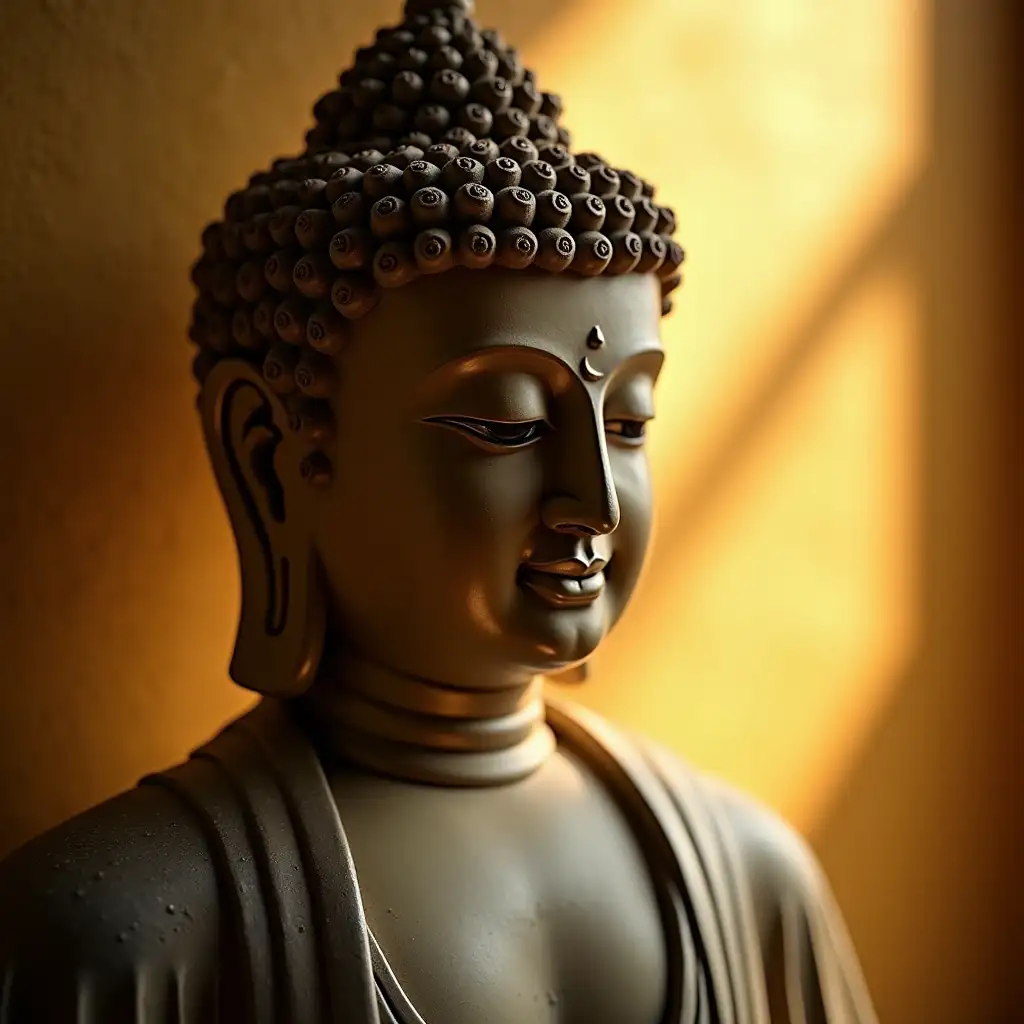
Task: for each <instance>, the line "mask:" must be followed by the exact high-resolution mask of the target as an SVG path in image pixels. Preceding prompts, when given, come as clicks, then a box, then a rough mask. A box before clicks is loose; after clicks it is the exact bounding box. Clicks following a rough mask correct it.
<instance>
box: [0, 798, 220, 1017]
mask: <svg viewBox="0 0 1024 1024" xmlns="http://www.w3.org/2000/svg"><path fill="white" fill-rule="evenodd" d="M218 927H219V922H218V906H217V884H216V877H215V871H214V864H213V861H212V858H211V854H210V851H209V849H208V847H207V844H206V842H205V840H204V838H203V835H202V832H201V829H200V825H199V822H198V821H197V820H196V819H195V818H194V817H193V815H192V813H191V812H190V811H189V810H188V808H187V807H186V806H185V805H184V804H183V803H181V802H180V801H179V800H178V799H177V798H176V797H175V796H174V795H173V794H172V793H170V792H168V791H167V790H165V789H162V788H158V787H154V786H140V787H138V788H136V789H133V790H130V791H128V792H126V793H123V794H121V795H120V796H117V797H114V798H113V799H111V800H108V801H106V802H105V803H102V804H100V805H99V806H97V807H94V808H92V809H91V810H89V811H86V812H85V813H83V814H80V815H78V816H77V817H75V818H73V819H71V820H70V821H68V822H65V823H64V824H63V825H60V826H58V827H57V828H55V829H53V830H51V831H49V832H46V833H44V834H43V835H41V836H39V837H38V838H36V839H34V840H32V841H31V842H29V843H28V844H26V845H25V846H23V847H21V849H19V850H17V851H15V853H13V854H12V855H11V856H9V857H8V858H7V859H6V860H5V861H3V862H2V863H0V1024H14V1022H16V1021H17V1022H22V1021H35V1020H39V1021H43V1020H45V1021H52V1022H53V1024H61V1022H63V1021H68V1022H71V1021H82V1022H86V1024H93V1022H96V1024H98V1022H99V1021H103V1022H104V1024H121V1022H124V1024H127V1022H131V1024H149V1022H151V1021H153V1022H155V1021H164V1020H168V1019H175V1020H179V1019H180V1020H181V1021H182V1024H186V1022H193V1021H195V1022H198V1021H199V1020H206V1019H207V1017H206V1015H205V1013H203V1011H202V1009H201V1007H202V1006H203V1005H205V1004H207V1003H208V1000H209V998H210V996H211V993H212V984H213V978H212V977H211V976H210V975H211V972H210V970H209V967H208V965H210V964H214V963H216V962H217V937H218V936H217V933H218ZM172 1000H174V1001H175V1003H174V1005H175V1006H177V1005H178V1004H180V1005H181V1010H182V1011H187V1010H188V1007H189V1006H193V1007H195V1013H194V1015H193V1014H191V1013H190V1012H183V1013H182V1014H181V1015H180V1016H179V1017H174V1018H172V1017H171V1016H170V1012H171V1005H172V1004H171V1001H172ZM82 1007H87V1009H86V1010H85V1011H84V1016H83V1015H82V1013H83V1011H82V1009H81V1008H82ZM200 1014H202V1015H201V1016H200Z"/></svg>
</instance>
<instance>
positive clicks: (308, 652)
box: [199, 359, 325, 696]
mask: <svg viewBox="0 0 1024 1024" xmlns="http://www.w3.org/2000/svg"><path fill="white" fill-rule="evenodd" d="M199 408H200V412H201V415H202V422H203V433H204V435H205V439H206V446H207V449H208V451H209V453H210V461H211V462H212V464H213V470H214V473H215V475H216V477H217V483H218V484H219V485H220V491H221V494H222V496H223V498H224V504H225V505H226V507H227V512H228V517H229V518H230V520H231V526H232V529H233V530H234V534H235V541H236V543H237V545H238V560H239V567H240V570H241V577H242V611H241V619H240V623H239V627H238V637H237V640H236V642H235V652H234V655H233V657H232V659H231V669H230V672H231V678H232V679H234V681H235V682H236V683H238V684H239V685H240V686H244V687H246V688H247V689H249V690H255V691H257V692H258V693H262V694H266V695H268V696H293V695H297V694H299V693H302V692H303V691H304V690H306V689H307V688H308V687H309V686H310V684H311V683H312V681H313V677H314V675H315V674H316V670H317V667H318V665H319V662H320V657H321V654H322V653H323V644H324V628H325V605H324V593H323V587H322V586H321V581H320V577H319V565H318V562H317V559H316V553H315V551H314V549H313V545H312V540H311V534H310V531H309V530H308V528H306V525H305V522H306V521H308V520H307V518H306V512H307V510H308V505H307V500H306V494H305V488H306V487H307V486H308V485H307V484H306V483H305V482H304V481H303V480H301V479H300V475H299V472H298V464H297V454H296V451H295V449H297V445H296V444H295V443H294V441H293V440H292V439H291V438H290V437H289V428H288V413H287V411H286V409H285V407H284V404H283V403H282V402H281V399H280V398H279V397H278V396H277V395H275V394H274V393H273V392H272V391H271V390H270V389H269V388H268V386H267V384H266V382H265V381H264V379H263V376H262V374H261V373H260V371H259V370H258V369H257V368H255V367H253V366H252V365H250V364H249V363H247V362H245V361H244V360H241V359H223V360H221V361H220V362H218V363H217V364H216V366H214V368H213V369H212V370H211V371H210V373H209V375H208V376H207V377H206V379H205V381H204V382H203V388H202V392H201V394H200V398H199Z"/></svg>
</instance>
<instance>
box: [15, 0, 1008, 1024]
mask: <svg viewBox="0 0 1024 1024" xmlns="http://www.w3.org/2000/svg"><path fill="white" fill-rule="evenodd" d="M399 6H400V5H399V2H398V0H393V2H388V3H382V2H373V3H370V2H365V3H360V4H354V3H342V2H337V0H335V2H329V0H295V2H294V3H291V4H289V5H287V6H286V7H283V6H281V5H279V4H275V3H272V2H270V0H245V2H243V0H216V2H212V0H181V2H179V3H176V4H173V5H171V4H160V3H156V2H155V0H105V2H104V3H100V2H99V0H19V2H16V3H15V2H11V3H5V4H3V5H2V6H0V129H2V132H3V135H2V138H3V145H2V146H0V238H2V239H3V245H2V246H0V309H2V311H3V313H2V316H3V319H2V326H0V358H2V360H3V365H4V371H5V372H3V373H2V374H0V439H2V440H0V496H2V499H3V500H2V501H0V559H2V560H0V636H2V641H3V643H2V646H0V680H2V681H0V856H2V855H3V853H5V852H6V851H7V850H9V849H10V848H12V847H13V846H15V845H17V844H18V843H20V842H21V841H23V840H24V839H26V838H28V837H29V836H30V835H32V834H34V833H36V832H38V831H40V830H42V829H43V828H45V827H47V826H49V825H51V824H53V823H55V822H56V821H58V820H60V819H62V818H64V817H67V816H69V815H71V814H73V813H75V812H77V811H78V810H81V809H82V808H84V807H86V806H88V805H90V804H92V803H95V802H97V801H99V800H101V799H102V798H104V797H105V796H107V795H109V794H111V793H113V792H115V791H117V790H119V789H122V788H124V787H126V786H128V785H131V784H132V782H133V781H134V780H135V779H136V778H137V777H138V776H139V775H141V774H142V773H143V772H144V771H146V770H147V769H148V768H152V767H154V766H156V765H161V764H166V763H169V762H173V761H175V760H178V759H180V758H181V757H183V756H184V755H185V753H186V752H187V751H188V749H189V748H190V747H191V746H193V745H195V744H196V743H197V742H198V741H200V740H202V739H203V738H205V737H206V736H207V735H208V734H210V733H211V732H212V731H214V730H215V729H216V727H217V726H218V725H219V724H220V723H221V722H222V721H224V720H225V719H226V718H227V717H229V716H231V715H233V714H234V713H236V712H237V711H239V710H240V709H242V708H243V707H244V706H245V705H246V704H247V702H248V701H247V698H246V696H245V695H243V694H242V693H241V692H240V691H237V690H236V689H234V688H233V687H232V686H231V685H230V684H229V683H228V681H227V679H226V676H225V666H226V664H227V661H228V657H229V654H230V649H231V644H232V640H233V628H234V621H235V614H236V609H237V603H238V592H237V581H236V578H235V577H236V567H235V561H234V553H233V549H232V547H231V540H230V534H229V531H228V528H227V523H226V521H225V518H224V516H223V514H222V512H221V508H220V503H219V499H218V497H217V494H216V492H215V489H214V487H213V482H212V477H211V475H210V473H209V471H208V468H207V465H206V462H205V455H204V453H203V451H202V447H201V443H200V439H199V433H198V430H197V426H196V423H195V421H194V419H193V411H192V397H193V388H192V384H191V381H190V379H189V375H188V362H189V348H188V346H187V345H186V344H185V341H184V337H185V326H186V318H187V314H188V307H189V296H190V286H189V283H188V279H187V269H188V266H189V264H190V262H191V260H192V259H193V256H194V254H195V252H196V246H197V237H198V231H199V229H200V228H201V227H202V226H203V224H205V223H206V221H207V220H209V219H210V218H212V217H213V216H215V215H216V214H217V212H218V210H219V208H220V203H221V201H222V199H223V197H224V196H225V195H226V194H227V193H228V191H229V190H231V189H232V188H234V187H236V186H237V185H238V184H240V183H242V182H244V180H245V179H246V177H247V176H248V174H249V173H250V172H251V171H252V170H253V169H255V168H257V167H259V166H262V165H264V164H265V163H266V162H267V160H268V159H269V158H270V157H272V156H276V155H278V154H282V153H285V152H289V151H294V150H295V149H297V148H298V146H299V144H300V143H301V134H302V131H303V130H304V129H305V127H306V126H307V122H308V119H309V108H310V106H311V104H312V101H313V99H315V97H316V96H318V95H319V94H320V93H321V92H322V91H324V90H325V89H326V88H328V87H329V86H330V84H331V82H332V80H333V77H334V75H335V74H336V73H337V71H338V70H340V68H341V67H342V66H344V65H345V64H346V63H347V62H348V60H349V57H350V55H351V51H352V49H353V48H354V47H355V46H356V45H358V44H359V43H361V42H363V41H365V40H367V39H369V38H370V37H371V36H372V33H373V30H374V29H375V27H376V26H377V25H378V24H381V23H383V22H385V21H388V20H391V19H393V18H395V17H396V16H397V14H398V9H399ZM1011 8H1012V4H1010V3H999V2H997V0H978V2H976V3H975V2H972V3H956V2H953V0H933V2H931V3H929V2H928V0H857V2H854V0H834V2H832V3H829V4H821V3H817V2H815V0H735V2H733V3H727V4H723V3H720V2H714V0H561V2H555V3H545V2H540V0H529V2H522V0H520V2H519V3H517V4H515V5H511V4H501V3H499V2H498V0H490V2H488V0H479V3H478V11H479V15H480V18H481V20H482V21H484V22H486V23H488V24H498V25H500V26H501V27H502V29H503V30H504V32H505V34H506V36H507V37H508V38H510V39H513V40H515V41H517V42H518V43H519V44H520V48H521V50H522V52H523V55H524V57H525V58H526V59H527V60H528V62H530V63H532V64H533V65H534V66H535V67H537V69H538V71H539V73H540V77H541V80H542V84H543V85H544V86H545V87H546V88H553V89H555V90H556V91H561V92H563V94H564V95H565V96H566V97H567V101H568V104H567V105H568V118H569V123H570V125H571V127H572V128H573V129H574V131H575V133H576V138H577V145H578V147H579V148H594V149H597V150H598V151H601V152H604V153H606V154H607V155H608V156H609V157H611V158H620V159H623V160H624V161H625V162H626V163H628V164H629V165H630V166H631V167H635V168H636V170H638V171H639V172H640V173H643V174H644V175H646V176H648V177H650V178H652V179H653V180H654V181H656V182H658V183H659V186H660V188H661V191H662V192H663V194H664V195H665V196H666V198H667V200H668V201H669V202H670V203H671V205H673V206H674V207H675V208H676V209H677V211H678V212H679V214H680V224H681V234H682V236H683V239H684V242H685V243H686V245H687V248H688V250H689V252H690V262H689V270H688V275H687V285H686V287H685V288H684V290H683V292H682V293H681V300H680V301H679V302H678V303H677V311H676V312H675V313H674V314H673V315H672V317H671V319H670V320H669V321H668V322H667V324H666V340H667V343H668V345H669V347H670V351H671V359H670V361H669V365H668V369H667V371H666V375H665V377H664V378H663V384H662V385H661V393H660V400H659V401H660V405H659V416H658V419H659V423H658V426H657V429H656V437H655V440H654V442H653V444H652V453H651V454H652V460H653V463H654V467H655V473H656V479H657V482H658V487H659V492H660V495H659V500H660V518H659V532H658V537H657V542H656V545H655V550H654V555H653V558H652V561H651V565H650V567H649V570H648V575H647V579H646V583H645V586H644V589H643V591H642V594H641V596H640V597H639V598H638V599H637V601H636V603H635V606H634V607H633V609H632V610H631V612H630V614H629V616H628V617H627V619H626V621H625V622H624V623H623V625H622V626H621V628H620V629H619V631H618V632H617V633H616V634H615V635H614V636H613V637H612V639H611V640H610V641H609V643H608V645H607V647H606V648H605V649H603V650H602V652H601V655H600V657H599V658H598V659H597V664H596V671H595V678H594V679H593V680H592V682H591V683H590V684H588V687H587V688H586V689H584V690H582V691H579V692H577V693H575V694H574V696H576V697H577V698H579V699H583V700H584V701H585V702H587V703H589V704H591V705H592V706H594V707H597V708H599V709H600V710H602V711H604V712H606V713H608V714H609V715H611V716H613V717H615V718H617V719H618V720H620V721H623V722H625V723H627V724H628V725H631V726H635V727H637V728H640V729H642V730H644V731H646V732H648V733H651V734H654V735H656V736H658V737H659V738H661V739H663V740H665V741H667V742H669V743H670V744H672V745H673V746H675V747H676V748H677V749H679V750H681V751H683V752H685V753H686V754H687V756H688V757H690V758H691V759H692V760H693V761H695V762H697V763H698V764H701V765H703V766H705V767H707V768H708V769H711V770H714V771H718V772H720V773H722V774H724V775H726V776H728V777H729V778H731V779H733V780H734V781H736V782H737V783H738V784H740V785H742V786H744V787H746V788H747V789H750V790H752V791H754V792H755V793H757V794H758V795H759V796H760V797H761V798H763V799H764V800H766V801H768V802H769V803H771V804H772V805H774V806H776V807H778V808H779V809H780V810H781V811H782V812H783V813H784V814H786V815H787V816H788V817H789V818H790V819H791V820H792V821H793V822H794V823H795V824H796V825H797V826H798V827H799V828H800V829H802V830H803V831H804V832H805V833H806V834H808V835H809V837H810V838H811V840H812V842H813V843H814V844H815V846H816V847H817V849H818V851H819V853H820V855H821V856H822V859H823V861H824V863H825V865H826V868H827V869H828V871H829V873H830V875H831V877H832V879H833V883H834V885H835V888H836V890H837V893H838V896H839V899H840V902H841V903H842V905H843V907H844V909H845V911H846V914H847V917H848V919H849V922H850V926H851V929H852V931H853V933H854V938H855V940H856V942H857V944H858V947H859V950H860V953H861V956H862V959H863V961H864V966H865V969H866V972H867V974H868V978H869V982H870V983H871V986H872V989H873V991H874V994H875V997H876V1000H877V1002H878V1006H879V1010H880V1012H881V1015H882V1019H883V1020H886V1021H893V1022H904V1024H916V1022H921V1024H943V1022H950V1024H967V1022H969V1021H970V1022H988V1021H991V1022H993V1024H997V1022H1002V1021H1006V1022H1009V1021H1011V1020H1013V1019H1016V1018H1015V1017H1014V1013H1015V1010H1013V1009H1012V1006H1013V1000H1014V994H1015V993H1014V985H1017V993H1016V994H1017V995H1020V992H1019V982H1016V981H1015V978H1016V975H1017V974H1019V973H1020V971H1019V968H1020V967H1021V966H1022V965H1021V960H1020V955H1019V954H1016V953H1013V952H1012V951H1011V950H1010V949H1009V948H1008V947H1004V946H1003V944H1002V943H1001V939H1000V936H1001V927H1002V925H1003V921H1002V920H1001V917H1002V914H1003V913H1004V911H1005V910H1006V908H1007V907H1008V905H1009V899H1008V896H1009V892H1008V890H1007V888H1006V886H1007V882H1008V880H1009V878H1010V868H1011V867H1015V864H1014V863H1011V849H1010V842H1009V841H1010V838H1011V836H1012V832H1013V829H1012V822H1013V815H1012V811H1011V807H1012V805H1011V797H1012V796H1013V795H1014V794H1015V792H1016V784H1015V782H1014V781H1013V780H1014V775H1013V772H1012V771H1011V768H1012V767H1013V766H1014V763H1015V761H1016V757H1015V752H1014V749H1013V746H1014V739H1015V735H1014V733H1015V726H1016V722H1015V717H1014V715H1013V714H1012V709H1011V702H1010V692H1011V687H1012V686H1014V685H1019V683H1020V681H1021V673H1020V662H1019V660H1015V649H1014V630H1015V627H1016V626H1017V623H1016V622H1013V621H1011V619H1010V614H1009V611H1008V609H1009V607H1010V603H1009V599H1010V589H1009V587H1010V582H1011V579H1010V577H1011V574H1010V573H1009V571H1008V570H1007V567H1008V566H1009V565H1010V564H1011V559H1010V555H1011V553H1012V551H1013V550H1014V546H1015V545H1017V540H1016V536H1015V529H1014V528H1015V527H1016V526H1017V525H1018V524H1017V522H1016V521H1015V519H1014V512H1013V505H1012V502H1011V499H1012V498H1013V496H1014V495H1013V493H1012V483H1013V480H1014V474H1013V472H1012V469H1013V466H1012V464H1011V462H1010V459H1011V458H1012V456H1013V448H1014V434H1013V431H1012V424H1011V418H1010V412H1011V402H1010V386H1009V381H1010V380H1011V364H1012V363H1013V362H1014V359H1015V358H1016V356H1015V353H1013V352H1011V348H1010V346H1009V344H1007V343H1006V341H1005V339H1006V338H1008V337H1009V335H1010V330H1011V325H1012V323H1013V321H1012V318H1011V315H1010V306H1009V298H1010V283H1011V280H1010V271H1009V265H1008V262H1007V256H1008V253H1009V245H1010V241H1011V237H1010V231H1009V229H1008V224H1009V217H1008V210H1009V205H1008V204H1009V198H1010V196H1011V193H1012V192H1013V189H1012V187H1011V186H1012V184H1014V177H1013V172H1012V170H1011V162H1010V160H1011V157H1012V156H1013V154H1011V152H1010V150H1009V139H1010V129H1009V126H1010V123H1011V122H1010V117H1011V114H1012V112H1013V110H1014V107H1013V105H1012V96H1011V86H1012V84H1013V83H1012V82H1011V80H1010V71H1011V61H1010V59H1009V49H1008V47H1007V46H1006V45H1005V42H1006V41H1007V40H1008V39H1009V38H1010V37H1011V32H1010V29H1011V27H1012V26H1011V21H1013V20H1015V19H1014V18H1012V17H1011V15H1012V14H1013V11H1012V10H1011ZM1017 333H1018V334H1019V329H1018V331H1017ZM1017 550H1019V547H1018V548H1017ZM1021 1005H1024V1001H1022V1003H1021Z"/></svg>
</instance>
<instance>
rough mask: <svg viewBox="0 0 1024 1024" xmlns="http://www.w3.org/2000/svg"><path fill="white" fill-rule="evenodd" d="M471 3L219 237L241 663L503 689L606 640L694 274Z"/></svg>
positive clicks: (208, 245)
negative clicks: (673, 329)
mask: <svg viewBox="0 0 1024 1024" xmlns="http://www.w3.org/2000/svg"><path fill="white" fill-rule="evenodd" d="M471 14H472V10H471V2H470V0H463V2H461V3H459V2H452V0H449V2H447V3H431V2H420V0H409V2H407V3H406V10H405V19H404V21H403V22H402V24H400V25H399V26H397V27H396V28H391V29H382V30H381V31H379V32H378V33H377V39H376V42H375V44H374V45H373V46H370V47H366V48H363V49H361V50H359V51H358V53H357V55H356V62H355V66H354V67H353V68H351V69H349V70H347V71H345V72H343V73H342V75H341V76H340V85H339V88H338V89H336V90H333V91H332V92H329V93H327V94H326V95H325V96H323V97H321V99H320V100H319V101H318V102H317V104H316V106H315V107H314V114H315V117H316V126H315V127H314V128H313V129H312V130H311V131H310V132H309V133H308V134H307V136H306V148H305V150H304V151H303V152H302V153H301V154H300V155H299V156H297V157H294V158H288V159H281V160H277V161H275V162H274V163H273V165H272V167H271V169H270V170H269V171H266V172H262V173H259V174H256V175H254V176H253V177H252V179H251V180H250V182H249V185H248V187H247V188H245V189H243V190H241V191H239V192H236V193H234V194H233V195H232V196H231V197H230V198H229V199H228V201H227V204H226V206H225V211H224V218H223V220H222V221H220V222H217V223H215V224H211V225H210V226H209V227H207V229H206V230H205V231H204V233H203V247H204V252H203V255H202V256H201V258H200V259H199V261H198V262H197V264H196V265H195V267H194V271H193V279H194V281H195V283H196V285H197V287H198V289H199V297H198V299H197V301H196V304H195V310H194V316H193V323H192V331H191V337H192V340H193V342H194V343H196V344H197V346H198V349H199V351H198V354H197V356H196V359H195V362H194V370H195V374H196V377H197V379H198V381H199V383H200V397H199V406H200V409H201V413H202V419H203V425H204V430H205V434H206V439H207V444H208V447H209V451H210V455H211V459H212V462H213V466H214V470H215V472H216V475H217V480H218V483H219V485H220V488H221V491H222V493H223V495H224V499H225V503H226V506H227V509H228V513H229V516H230V518H231V522H232V526H233V529H234V532H235V536H236V540H237V544H238V550H239V557H240V564H241V573H242V584H243V586H242V591H243V598H242V611H241V622H240V627H239V635H238V640H237V644H236V649H235V655H234V658H233V660H232V666H231V674H232V676H233V678H234V679H235V680H236V681H237V682H238V683H240V684H242V685H243V686H247V687H249V688H251V689H254V690H257V691H259V692H262V693H267V694H278V695H286V694H297V693H300V692H302V691H303V690H304V689H306V688H307V687H308V686H309V685H310V684H311V682H312V680H313V678H314V676H315V675H316V672H317V668H318V666H319V664H320V663H321V661H322V659H323V657H324V654H325V651H326V650H331V649H347V650H350V651H353V652H356V653H357V654H358V655H359V656H360V657H363V658H366V659H369V660H371V661H373V662H375V663H377V664H380V665H383V666H386V667H387V668H389V669H393V670H396V671H398V672H401V673H403V674H407V675H411V676H415V677H420V678H424V679H430V680H433V681H437V682H444V683H448V684H450V685H455V686H463V687H474V688H478V687H481V686H484V687H491V686H493V687H501V686H505V685H512V684H517V683H519V682H521V681H523V680H526V679H528V678H530V677H532V676H534V675H538V674H552V673H557V672H563V671H565V670H567V669H572V668H573V667H575V666H578V665H580V664H581V663H583V662H585V660H586V658H587V657H588V656H589V655H590V654H591V653H592V652H593V650H594V649H595V647H596V646H597V644H598V643H599V642H600V640H601V639H602V638H603V636H604V635H605V634H606V633H607V632H608V630H609V629H610V628H611V627H612V625H613V624H614V623H615V621H616V620H617V619H618V617H619V615H620V614H621V613H622V610H623V608H624V607H625V605H626V603H627V601H628V599H629V597H630V594H631V593H632V590H633V587H634V585H635V583H636V580H637V577H638V575H639V572H640V569H641V566H642V563H643V559H644V554H645V551H646V547H647V542H648V536H649V532H650V522H651V495H650V487H649V482H648V472H647V463H646V457H645V454H644V448H643V444H644V435H645V431H646V424H647V422H648V421H649V420H650V419H651V418H652V417H653V411H654V410H653V389H654V384H655V381H656V378H657V375H658V372H659V369H660V366H661V362H662V358H663V353H662V349H661V345H660V342H659V338H658V327H659V320H660V317H661V316H662V315H663V314H664V313H666V312H668V310H669V308H670V305H671V303H670V299H669V298H668V296H669V293H670V292H671V291H672V290H673V289H674V288H675V287H676V286H677V285H678V284H679V283H680V280H681V278H680V275H679V266H680V264H681V262H682V259H683V252H682V249H681V248H680V247H679V245H678V244H677V243H676V242H675V241H674V240H673V239H672V237H671V236H672V233H673V231H674V227H675V218H674V216H673V214H672V212H671V211H670V210H668V209H667V208H665V207H662V206H658V205H657V204H656V203H655V202H654V189H653V187H652V186H651V185H649V184H648V183H647V182H645V181H643V180H642V179H641V178H639V177H637V176H636V175H634V174H632V173H630V172H629V171H626V170H622V169H618V168H616V167H614V166H612V165H611V164H609V163H608V162H606V161H605V160H603V159H601V158H599V157H598V156H596V155H594V154H591V153H582V154H576V155H573V154H572V153H571V150H570V146H571V139H570V136H569V133H568V132H567V131H566V129H565V128H564V127H562V125H561V123H560V122H561V102H560V100H559V99H558V97H557V96H554V95H552V94H550V93H544V92H541V91H540V90H539V89H538V87H537V85H536V83H535V79H534V76H533V74H532V72H530V71H529V70H527V69H525V68H523V67H522V65H521V64H520V62H519V60H518V58H517V55H516V53H515V51H514V50H513V49H511V48H509V47H507V46H506V45H505V44H504V43H503V42H502V40H501V39H500V37H499V36H498V35H497V34H496V33H493V32H481V31H480V30H479V29H478V28H477V26H476V25H475V23H474V22H473V20H472V18H471Z"/></svg>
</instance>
